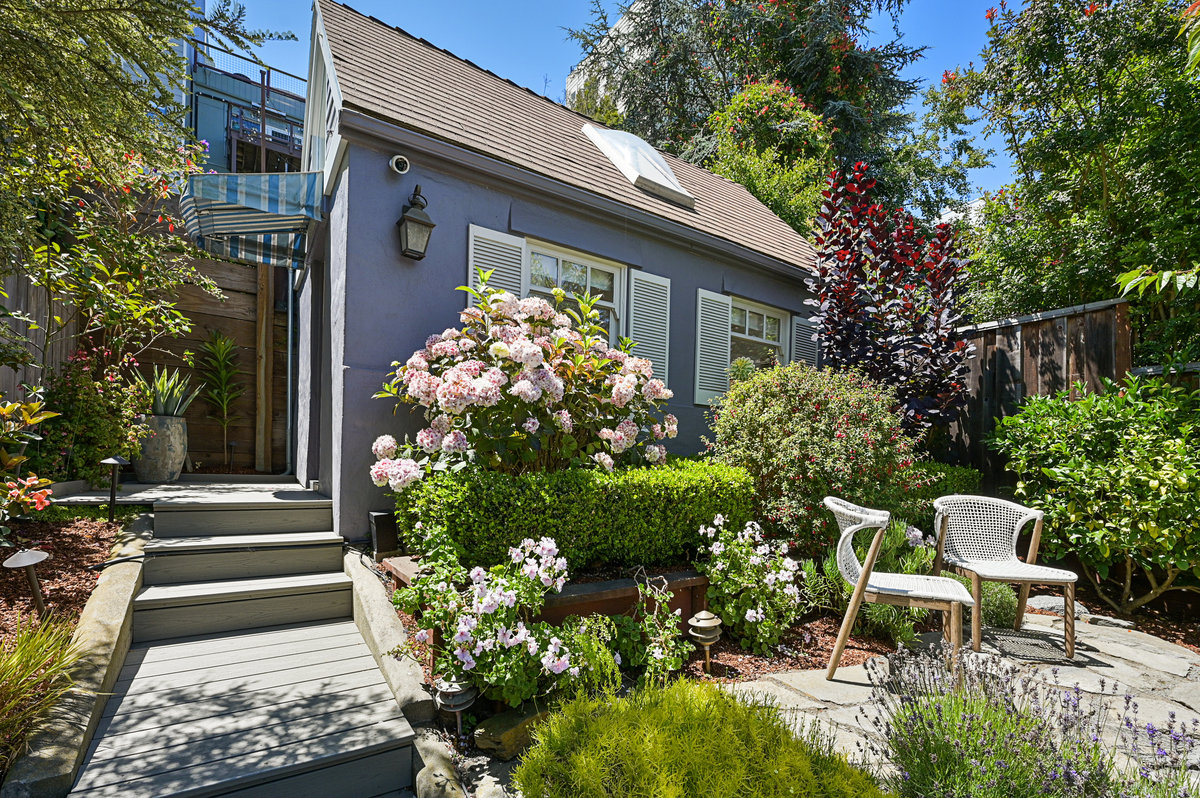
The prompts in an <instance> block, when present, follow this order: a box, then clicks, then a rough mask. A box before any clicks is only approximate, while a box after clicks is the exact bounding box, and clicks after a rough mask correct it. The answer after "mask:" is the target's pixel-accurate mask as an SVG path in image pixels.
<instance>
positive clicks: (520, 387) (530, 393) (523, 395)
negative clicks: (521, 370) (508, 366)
mask: <svg viewBox="0 0 1200 798" xmlns="http://www.w3.org/2000/svg"><path fill="white" fill-rule="evenodd" d="M508 392H509V393H510V394H512V395H513V396H516V397H518V398H519V399H522V400H524V401H526V402H536V401H537V400H538V399H541V398H542V389H541V388H539V387H537V386H536V385H534V384H533V383H532V382H530V381H529V380H517V381H516V382H515V383H513V386H512V387H511V388H509V389H508Z"/></svg>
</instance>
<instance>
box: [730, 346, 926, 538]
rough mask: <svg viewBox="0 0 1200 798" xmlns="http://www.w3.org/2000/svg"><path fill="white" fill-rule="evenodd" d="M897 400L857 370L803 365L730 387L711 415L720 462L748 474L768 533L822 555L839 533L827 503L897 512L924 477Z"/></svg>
mask: <svg viewBox="0 0 1200 798" xmlns="http://www.w3.org/2000/svg"><path fill="white" fill-rule="evenodd" d="M895 406H896V398H895V396H894V395H893V394H892V393H891V391H889V390H888V389H886V388H883V387H880V386H879V385H877V384H875V383H873V382H872V381H871V380H869V379H867V378H866V377H863V376H861V375H859V374H857V373H854V372H851V371H832V370H829V369H823V370H820V371H818V370H816V369H813V368H810V367H809V366H806V365H804V364H800V363H793V364H792V365H789V366H779V367H776V368H772V369H764V370H761V371H759V372H757V373H756V374H755V375H754V376H753V377H751V378H750V379H748V380H743V381H741V382H736V383H734V384H733V385H732V386H731V387H730V389H729V392H728V393H727V394H725V396H724V398H723V399H722V400H721V402H720V405H719V406H718V407H716V408H714V409H713V411H712V428H713V433H714V440H713V441H711V443H710V447H711V450H712V453H713V456H714V457H715V459H716V460H717V461H719V462H722V463H727V464H729V465H735V466H741V467H742V468H745V469H746V470H747V471H749V472H750V475H751V477H752V478H753V479H754V483H755V497H756V501H757V503H758V507H757V508H756V517H757V518H758V519H759V520H760V522H762V523H763V525H764V527H766V528H767V529H768V531H771V532H773V533H775V534H777V535H785V536H786V537H787V538H788V540H790V541H791V542H792V543H793V544H794V545H795V547H796V550H797V551H798V552H799V555H800V556H802V557H813V556H818V557H823V556H824V555H825V553H826V552H828V551H829V547H830V546H832V545H833V543H834V542H835V540H836V536H837V526H836V525H835V524H834V523H833V518H832V517H831V516H830V515H829V513H828V512H827V511H826V510H825V509H824V507H822V506H821V499H823V498H824V497H826V496H842V497H844V498H846V499H848V500H850V501H853V502H855V503H856V504H864V505H867V506H869V507H877V508H879V509H884V510H895V509H897V508H899V507H902V506H903V499H904V496H905V493H906V492H907V491H909V490H910V489H912V488H914V487H918V486H919V485H920V484H921V483H922V481H923V480H926V479H928V477H927V476H925V475H924V474H923V473H922V472H921V471H919V470H917V469H914V468H913V467H912V466H913V461H914V459H915V457H914V450H915V447H916V446H917V445H918V440H917V439H915V438H914V437H912V436H910V435H907V434H905V432H904V423H903V419H902V417H901V415H900V414H899V413H898V412H897V411H896V409H895Z"/></svg>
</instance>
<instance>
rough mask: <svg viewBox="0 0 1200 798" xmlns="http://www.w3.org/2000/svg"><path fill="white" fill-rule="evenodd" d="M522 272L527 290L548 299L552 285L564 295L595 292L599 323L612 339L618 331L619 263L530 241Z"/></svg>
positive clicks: (551, 291)
mask: <svg viewBox="0 0 1200 798" xmlns="http://www.w3.org/2000/svg"><path fill="white" fill-rule="evenodd" d="M526 274H527V280H526V285H528V286H529V291H528V293H529V294H532V295H536V296H541V297H545V298H546V299H549V300H550V301H553V291H554V289H555V288H561V289H562V290H564V291H566V292H567V296H570V295H571V294H591V295H593V296H599V297H600V299H599V300H598V301H597V302H596V310H598V311H599V312H600V320H599V321H600V326H601V327H603V328H604V329H606V330H608V338H609V340H610V341H614V342H615V341H616V340H617V338H618V337H619V336H620V335H621V311H620V308H621V301H622V292H621V283H622V278H623V277H624V270H623V269H621V268H620V267H618V266H612V265H608V264H602V263H598V262H596V261H594V260H591V259H586V258H584V257H582V256H580V255H577V254H574V253H571V252H568V251H566V250H561V249H557V248H551V247H549V246H545V245H542V244H539V243H536V242H533V241H531V242H529V259H528V264H527V268H526Z"/></svg>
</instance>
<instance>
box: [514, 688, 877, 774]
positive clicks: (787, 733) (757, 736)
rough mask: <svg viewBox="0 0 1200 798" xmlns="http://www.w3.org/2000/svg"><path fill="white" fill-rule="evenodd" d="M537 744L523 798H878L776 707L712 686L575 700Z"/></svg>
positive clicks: (541, 729) (523, 767)
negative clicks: (702, 797)
mask: <svg viewBox="0 0 1200 798" xmlns="http://www.w3.org/2000/svg"><path fill="white" fill-rule="evenodd" d="M534 741H535V742H534V745H533V747H532V748H530V749H529V751H528V752H526V754H525V756H524V757H523V758H522V761H521V764H520V765H519V766H518V767H517V770H516V771H515V773H514V774H513V782H514V784H515V785H516V786H517V787H518V788H519V789H520V790H521V794H522V795H524V796H525V798H601V797H603V798H608V797H609V796H616V795H620V796H690V795H712V796H755V797H756V798H774V796H785V795H786V796H814V797H815V796H822V797H823V798H835V797H836V796H846V798H850V796H855V798H881V796H882V793H881V792H880V791H879V789H878V788H877V787H876V786H875V783H874V782H873V781H872V780H871V778H870V777H869V776H868V775H867V774H866V773H863V772H862V771H860V770H858V769H856V768H854V767H851V766H850V765H849V764H847V763H846V760H845V759H844V758H843V757H841V756H837V755H835V754H833V753H832V751H831V750H830V746H829V744H828V742H827V741H825V740H821V739H818V738H817V737H816V735H813V734H810V735H808V737H807V739H800V738H797V737H796V735H795V734H794V732H793V730H792V728H791V726H790V725H789V724H788V722H787V721H786V720H784V719H783V718H782V717H781V716H780V713H779V711H778V710H776V709H774V708H772V707H769V706H756V705H752V704H749V703H744V702H742V701H740V700H738V699H737V698H735V697H734V696H732V695H730V694H729V693H726V692H724V691H723V690H721V689H720V688H719V687H717V686H716V685H713V684H704V683H696V682H690V681H685V680H680V681H677V682H674V683H673V684H671V685H670V686H668V687H666V688H657V687H646V688H642V689H639V690H636V691H634V692H633V693H631V694H629V695H627V696H624V697H622V698H618V699H613V698H612V697H610V696H600V697H597V698H586V697H580V698H576V699H575V700H573V701H570V702H568V703H566V704H564V705H563V706H562V707H561V708H560V711H559V712H556V713H554V714H553V715H551V716H550V717H549V719H547V720H546V722H545V723H543V724H542V725H540V726H538V727H537V729H536V730H535V731H534Z"/></svg>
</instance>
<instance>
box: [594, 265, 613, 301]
mask: <svg viewBox="0 0 1200 798" xmlns="http://www.w3.org/2000/svg"><path fill="white" fill-rule="evenodd" d="M591 275H592V287H591V289H589V293H592V294H599V295H600V299H601V300H602V301H604V302H613V301H615V300H614V299H613V284H614V280H613V273H612V272H609V271H605V270H604V269H592V270H591Z"/></svg>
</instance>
